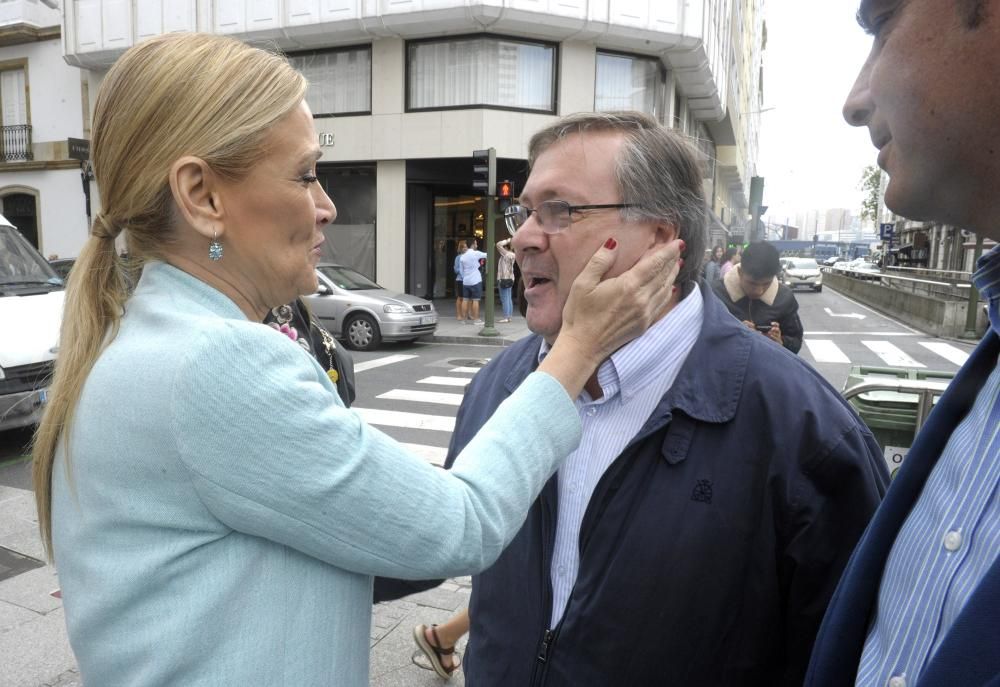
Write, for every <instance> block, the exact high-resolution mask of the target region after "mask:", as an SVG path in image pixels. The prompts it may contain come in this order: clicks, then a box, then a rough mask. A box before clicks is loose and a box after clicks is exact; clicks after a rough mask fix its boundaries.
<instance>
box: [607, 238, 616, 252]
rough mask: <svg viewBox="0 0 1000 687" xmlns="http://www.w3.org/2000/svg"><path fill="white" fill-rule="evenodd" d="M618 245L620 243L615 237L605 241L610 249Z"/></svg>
mask: <svg viewBox="0 0 1000 687" xmlns="http://www.w3.org/2000/svg"><path fill="white" fill-rule="evenodd" d="M617 245H618V242H617V241H615V240H614V238H610V239H608V240H607V241H605V242H604V247H605V248H607V249H608V250H612V249H614V247H615V246H617Z"/></svg>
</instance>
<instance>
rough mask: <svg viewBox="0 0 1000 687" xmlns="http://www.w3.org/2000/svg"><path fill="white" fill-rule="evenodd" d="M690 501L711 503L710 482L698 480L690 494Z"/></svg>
mask: <svg viewBox="0 0 1000 687" xmlns="http://www.w3.org/2000/svg"><path fill="white" fill-rule="evenodd" d="M691 500H692V501H701V502H702V503H711V502H712V481H711V480H708V479H700V480H698V481H697V482H695V483H694V490H693V491H692V492H691Z"/></svg>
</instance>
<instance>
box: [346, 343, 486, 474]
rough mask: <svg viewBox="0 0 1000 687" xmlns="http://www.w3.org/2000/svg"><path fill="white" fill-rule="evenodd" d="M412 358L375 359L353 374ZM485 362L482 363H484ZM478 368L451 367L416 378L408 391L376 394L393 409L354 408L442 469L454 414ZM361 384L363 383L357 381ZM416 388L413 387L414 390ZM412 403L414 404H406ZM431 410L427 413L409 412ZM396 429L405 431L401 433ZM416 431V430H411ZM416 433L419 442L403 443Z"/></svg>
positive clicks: (373, 424) (406, 356) (386, 357)
mask: <svg viewBox="0 0 1000 687" xmlns="http://www.w3.org/2000/svg"><path fill="white" fill-rule="evenodd" d="M416 357H417V356H413V355H395V356H385V357H384V358H376V359H374V360H369V361H366V362H364V363H360V364H359V365H356V366H355V373H357V372H358V371H361V372H363V371H365V370H370V369H374V368H377V367H383V366H385V365H393V364H395V363H400V362H405V361H407V360H411V359H413V358H416ZM485 362H486V361H484V363H485ZM480 369H481V368H479V367H468V366H458V367H451V368H449V369H448V370H447V373H446V374H434V375H431V376H428V377H424V378H422V379H417V380H416V381H415V382H414V383H413V384H410V385H407V386H409V387H410V388H396V389H389V390H388V391H386V392H383V393H380V394H377V395H376V396H375V398H376V399H377V400H380V401H391V402H393V403H392V406H393V409H392V410H389V409H385V408H371V407H361V406H358V405H355V406H353V409H354V410H355V411H357V412H358V414H359V415H361V417H362V419H364V421H365V422H367V423H368V424H370V425H372V426H374V427H377V428H378V429H379V430H381V431H383V432H385V433H386V434H388V435H390V436H392V437H394V438H396V439H397V440H399V441H400V443H401V444H402V445H403V446H404V447H405V448H406V449H408V450H409V451H410V452H412V453H414V454H416V455H418V456H420V457H421V458H423V459H424V460H426V461H427V462H429V463H431V464H432V465H438V466H442V465H444V460H445V458H446V457H447V455H448V442H449V441H450V440H451V434H452V432H453V431H454V430H455V415H456V414H457V412H458V406H459V405H461V403H462V398H463V392H464V390H465V387H466V386H468V384H469V382H471V381H472V377H473V375H475V374H476V373H477V372H479V370H480ZM359 383H362V384H363V383H364V380H363V379H361V380H359ZM418 385H419V388H413V387H417V386H418ZM408 404H414V405H408ZM418 406H419V408H420V410H423V409H425V408H427V407H430V408H432V409H433V410H432V411H430V412H420V411H418V410H409V409H408V408H417V407H418ZM399 430H405V431H404V432H400V431H399ZM414 430H416V431H414ZM414 434H417V435H419V436H420V437H421V441H420V442H413V441H408V440H404V435H405V436H406V437H412V436H413V435H414Z"/></svg>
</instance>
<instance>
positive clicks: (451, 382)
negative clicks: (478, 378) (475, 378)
mask: <svg viewBox="0 0 1000 687" xmlns="http://www.w3.org/2000/svg"><path fill="white" fill-rule="evenodd" d="M471 381H472V380H471V379H469V378H467V377H424V378H423V379H420V380H418V381H417V384H437V385H439V386H468V384H469V382H471Z"/></svg>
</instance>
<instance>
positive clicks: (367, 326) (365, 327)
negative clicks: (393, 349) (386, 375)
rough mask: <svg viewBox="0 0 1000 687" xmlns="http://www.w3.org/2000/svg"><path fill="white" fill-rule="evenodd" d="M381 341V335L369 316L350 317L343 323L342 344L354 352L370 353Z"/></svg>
mask: <svg viewBox="0 0 1000 687" xmlns="http://www.w3.org/2000/svg"><path fill="white" fill-rule="evenodd" d="M381 341H382V334H381V333H380V332H379V330H378V324H376V323H375V320H373V319H372V318H371V317H370V316H369V315H351V316H350V317H348V318H347V322H345V323H344V343H345V344H346V345H347V347H348V348H353V349H354V350H356V351H370V350H372V349H373V348H375V347H376V346H378V345H379V342H381Z"/></svg>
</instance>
